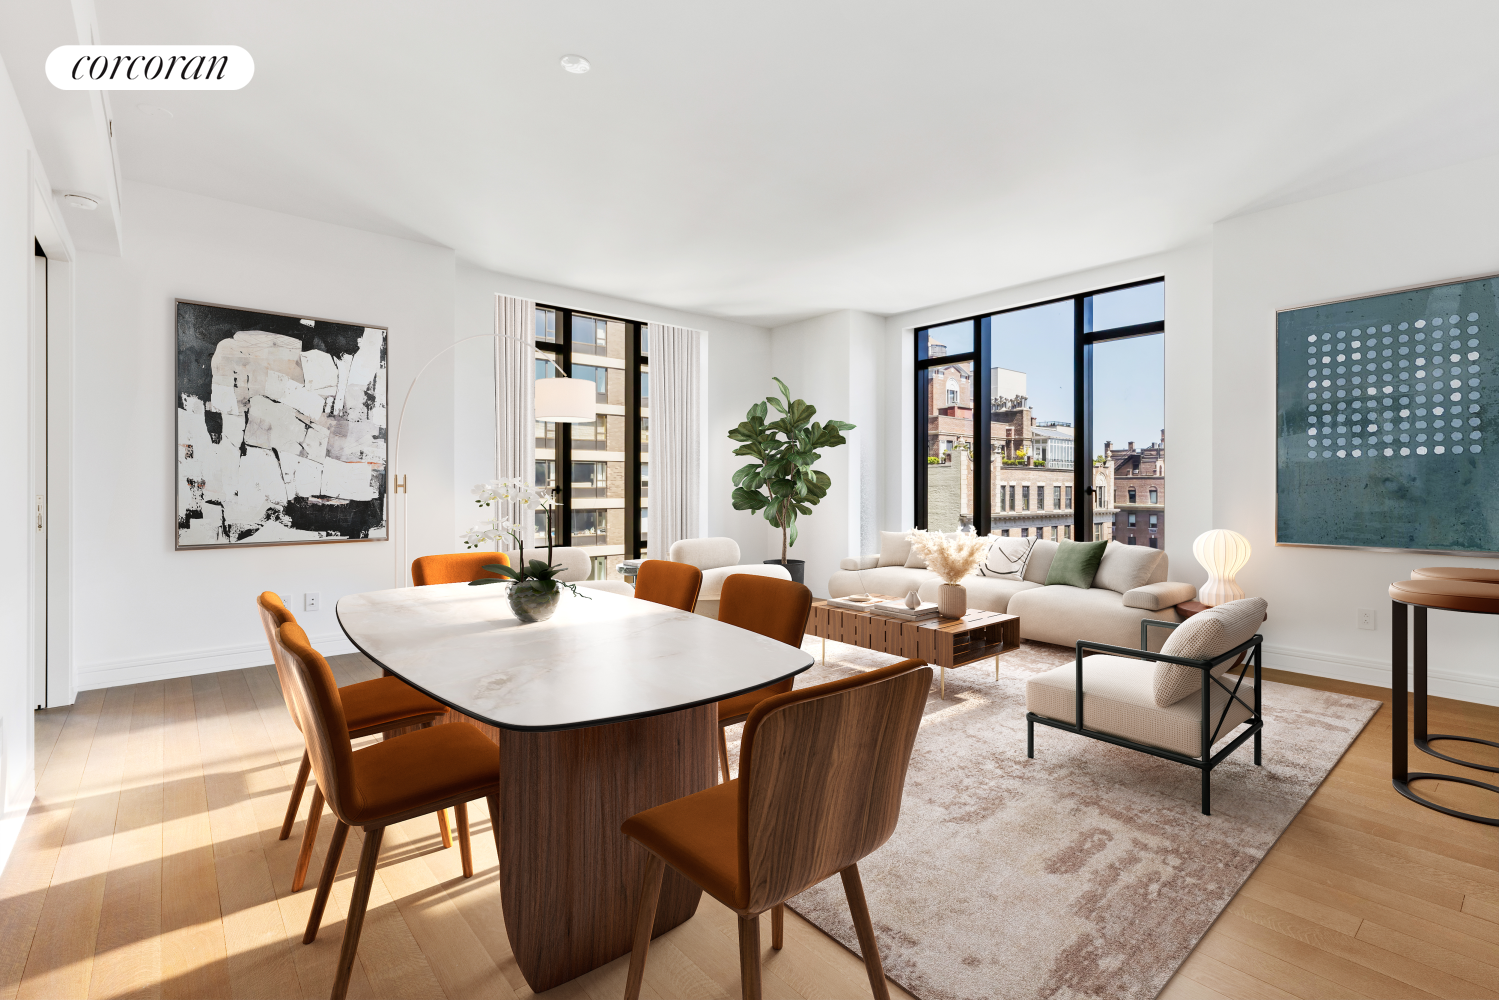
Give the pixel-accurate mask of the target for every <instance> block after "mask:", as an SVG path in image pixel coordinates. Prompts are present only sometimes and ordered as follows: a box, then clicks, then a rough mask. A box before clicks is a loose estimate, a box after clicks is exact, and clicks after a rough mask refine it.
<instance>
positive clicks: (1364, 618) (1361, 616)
mask: <svg viewBox="0 0 1499 1000" xmlns="http://www.w3.org/2000/svg"><path fill="white" fill-rule="evenodd" d="M1358 627H1359V628H1366V629H1368V630H1369V631H1371V632H1372V631H1374V612H1373V611H1372V610H1370V609H1369V608H1359V609H1358Z"/></svg>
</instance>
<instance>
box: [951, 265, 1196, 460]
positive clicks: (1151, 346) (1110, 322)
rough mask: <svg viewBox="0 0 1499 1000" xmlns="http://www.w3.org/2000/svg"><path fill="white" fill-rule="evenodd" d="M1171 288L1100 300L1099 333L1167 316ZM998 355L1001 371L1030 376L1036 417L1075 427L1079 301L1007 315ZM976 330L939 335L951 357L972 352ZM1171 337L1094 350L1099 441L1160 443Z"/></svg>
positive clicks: (1099, 444)
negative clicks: (1074, 336) (1167, 293)
mask: <svg viewBox="0 0 1499 1000" xmlns="http://www.w3.org/2000/svg"><path fill="white" fill-rule="evenodd" d="M1163 295H1164V285H1163V284H1155V285H1147V286H1143V287H1139V288H1131V289H1124V290H1121V291H1118V292H1109V293H1106V294H1104V295H1097V296H1093V328H1094V329H1103V330H1106V329H1111V328H1113V327H1118V326H1127V325H1130V324H1132V323H1141V322H1146V321H1148V320H1153V319H1159V318H1160V317H1161V316H1163V315H1164V309H1165V305H1164V299H1163ZM988 326H989V329H990V334H989V335H990V337H991V338H992V340H991V343H990V352H991V353H990V357H991V358H992V359H993V363H994V365H995V366H997V367H999V368H1009V369H1011V370H1013V371H1020V372H1024V373H1025V375H1026V390H1027V394H1028V395H1029V396H1030V404H1031V409H1032V411H1033V412H1034V413H1035V415H1036V420H1037V421H1038V422H1039V421H1046V420H1060V421H1063V422H1065V423H1069V424H1070V423H1072V421H1073V414H1072V302H1071V300H1068V301H1064V302H1054V303H1051V304H1049V305H1043V306H1036V307H1034V308H1031V309H1021V310H1017V311H1015V312H1008V313H1001V314H999V315H997V316H993V317H991V318H990V319H989V320H988ZM969 330H971V326H970V325H969V324H968V323H967V322H964V323H958V324H953V326H952V328H939V329H933V330H932V331H931V337H932V339H933V340H936V341H939V342H943V343H946V344H947V352H948V353H949V354H960V353H963V352H965V351H969V350H971V349H972V343H971V335H970V334H969ZM1165 365H1166V356H1165V337H1164V336H1163V335H1161V334H1153V335H1150V336H1145V337H1133V338H1131V339H1129V340H1118V341H1109V342H1105V343H1101V344H1097V345H1095V346H1094V348H1093V409H1094V416H1093V442H1094V450H1095V453H1097V454H1101V453H1102V450H1103V443H1104V442H1105V441H1112V442H1114V446H1115V447H1116V448H1123V447H1124V446H1125V445H1126V443H1128V442H1130V441H1133V442H1135V445H1136V446H1137V447H1143V446H1145V445H1147V444H1151V443H1154V442H1156V441H1159V440H1160V436H1161V428H1162V427H1164V426H1165V406H1166V381H1165V375H1166V372H1165Z"/></svg>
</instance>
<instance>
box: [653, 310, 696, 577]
mask: <svg viewBox="0 0 1499 1000" xmlns="http://www.w3.org/2000/svg"><path fill="white" fill-rule="evenodd" d="M650 337H651V342H650V359H651V425H650V434H651V438H650V455H651V458H650V462H651V499H650V508H649V510H650V515H649V520H648V530H649V534H650V537H649V541H648V543H647V546H646V549H647V553H648V554H649V556H650V557H651V558H652V559H665V558H666V556H667V553H668V552H670V551H671V544H672V542H675V541H678V540H680V539H683V538H696V537H698V497H699V494H700V491H701V489H702V483H701V479H700V477H699V471H700V466H701V464H702V452H701V441H702V439H701V437H700V433H699V432H700V429H701V425H702V411H701V396H700V395H699V393H700V391H701V383H702V334H701V333H700V332H699V331H697V330H687V329H684V328H683V327H680V326H662V325H660V324H657V323H652V324H651V325H650Z"/></svg>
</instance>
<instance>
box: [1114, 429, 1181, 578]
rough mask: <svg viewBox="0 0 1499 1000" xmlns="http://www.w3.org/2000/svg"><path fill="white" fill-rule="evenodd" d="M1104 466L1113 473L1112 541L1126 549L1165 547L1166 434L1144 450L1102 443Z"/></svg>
mask: <svg viewBox="0 0 1499 1000" xmlns="http://www.w3.org/2000/svg"><path fill="white" fill-rule="evenodd" d="M1103 447H1104V455H1105V456H1107V457H1106V461H1105V464H1106V465H1108V466H1109V468H1111V469H1112V470H1113V496H1114V508H1115V514H1114V537H1115V538H1117V539H1118V540H1119V541H1121V542H1123V543H1124V544H1126V545H1149V546H1150V547H1151V548H1157V549H1163V548H1165V547H1166V431H1165V430H1164V429H1163V430H1162V431H1161V440H1160V441H1159V442H1157V443H1155V444H1151V445H1147V446H1145V447H1143V448H1139V449H1137V448H1135V442H1133V441H1130V442H1127V443H1126V445H1125V447H1123V448H1114V447H1113V442H1111V441H1106V442H1104V446H1103Z"/></svg>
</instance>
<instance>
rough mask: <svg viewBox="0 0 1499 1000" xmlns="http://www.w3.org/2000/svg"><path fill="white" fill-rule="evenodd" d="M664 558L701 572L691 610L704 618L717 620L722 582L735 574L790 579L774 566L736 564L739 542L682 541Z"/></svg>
mask: <svg viewBox="0 0 1499 1000" xmlns="http://www.w3.org/2000/svg"><path fill="white" fill-rule="evenodd" d="M668 558H670V559H671V561H672V562H679V563H687V564H688V565H691V566H696V567H697V568H698V569H700V570H702V571H703V589H702V590H700V591H699V592H698V595H697V607H696V608H694V609H693V610H695V611H696V612H697V613H698V614H700V615H702V616H704V617H705V618H717V617H718V601H719V597H720V595H721V594H722V593H723V582H724V581H725V580H727V579H728V578H729V577H731V576H733V575H735V574H736V573H744V574H747V575H749V576H773V577H775V578H776V579H778V580H789V579H791V574H790V573H789V572H787V570H786V567H785V566H782V565H780V564H778V563H745V564H740V562H739V543H738V542H736V541H734V539H732V538H684V539H682V540H681V541H679V542H673V543H672V546H671V552H670V553H669V556H668Z"/></svg>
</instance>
